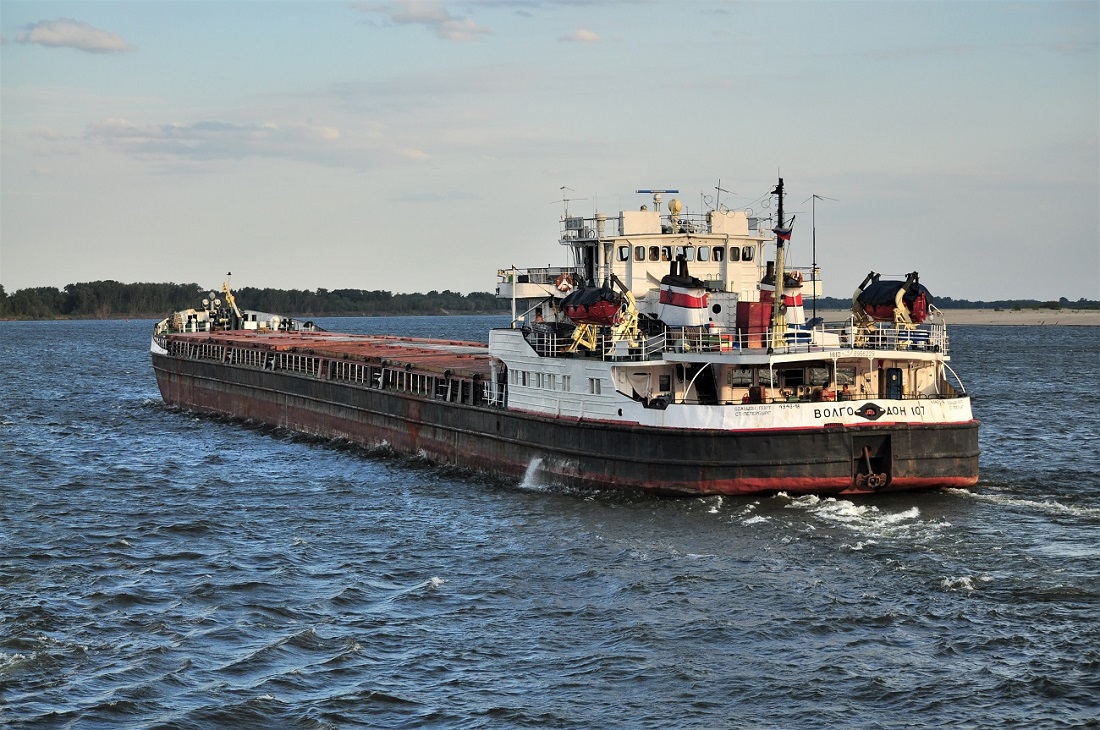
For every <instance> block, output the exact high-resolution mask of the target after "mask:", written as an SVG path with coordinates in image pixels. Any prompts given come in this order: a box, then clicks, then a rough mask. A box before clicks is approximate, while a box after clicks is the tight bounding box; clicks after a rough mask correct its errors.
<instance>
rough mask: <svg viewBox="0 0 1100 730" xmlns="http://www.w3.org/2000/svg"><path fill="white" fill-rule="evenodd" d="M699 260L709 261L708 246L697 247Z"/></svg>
mask: <svg viewBox="0 0 1100 730" xmlns="http://www.w3.org/2000/svg"><path fill="white" fill-rule="evenodd" d="M699 260H700V261H710V246H700V247H699Z"/></svg>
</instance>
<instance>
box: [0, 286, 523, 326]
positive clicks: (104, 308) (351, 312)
mask: <svg viewBox="0 0 1100 730" xmlns="http://www.w3.org/2000/svg"><path fill="white" fill-rule="evenodd" d="M209 293H210V290H209V289H204V288H202V287H200V286H199V285H198V284H122V283H120V282H117V281H92V282H87V283H82V284H69V285H67V286H66V287H65V288H64V289H55V288H53V287H33V288H29V289H19V290H18V291H16V292H14V293H13V294H8V293H7V292H5V291H4V287H3V286H0V318H4V319H56V318H73V319H114V318H120V317H149V318H159V317H163V316H165V315H167V314H169V313H171V312H175V311H178V310H181V309H188V308H191V307H200V306H201V302H202V299H203V298H204V297H207V296H209ZM233 294H234V296H235V297H236V298H237V305H238V306H240V307H241V308H243V309H253V310H257V311H261V312H272V313H276V314H288V315H295V316H311V317H321V316H326V315H327V316H356V315H405V314H483V313H484V314H495V313H501V312H504V311H506V310H507V309H508V306H509V305H508V304H507V303H506V302H504V301H503V300H500V299H497V297H496V295H495V294H490V293H487V292H472V293H470V294H459V293H457V292H453V291H442V292H439V291H430V292H428V293H427V294H394V293H392V292H388V291H365V290H362V289H333V290H332V291H329V290H327V289H317V290H316V291H309V290H299V289H269V288H264V289H257V288H254V287H242V288H240V289H237V290H235V291H234V292H233ZM218 296H221V295H220V294H218Z"/></svg>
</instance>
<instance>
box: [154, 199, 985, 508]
mask: <svg viewBox="0 0 1100 730" xmlns="http://www.w3.org/2000/svg"><path fill="white" fill-rule="evenodd" d="M638 192H639V193H640V194H644V195H646V196H652V197H651V199H650V198H649V197H647V198H645V200H646V203H645V204H642V205H640V206H639V208H638V209H637V210H623V211H621V212H620V213H619V214H618V216H617V217H609V216H607V215H606V214H601V213H598V212H597V213H593V214H592V215H588V216H584V215H581V216H576V215H570V214H569V212H568V207H567V206H568V201H563V203H564V205H565V206H566V210H565V212H564V214H563V215H562V217H561V221H560V237H559V243H560V244H561V246H562V247H563V248H564V249H565V251H566V253H567V255H568V258H567V263H566V265H563V266H560V267H543V268H526V269H519V268H514V267H513V268H509V269H501V270H499V271H498V272H497V273H498V283H497V295H498V296H499V297H501V298H502V299H504V300H507V301H509V302H510V303H511V311H512V317H511V323H510V325H509V326H507V327H500V328H495V329H491V330H490V332H489V333H488V343H478V342H460V341H449V340H439V339H420V338H409V337H399V336H378V335H353V334H341V333H333V332H326V331H323V330H322V329H321V328H320V327H318V326H317V325H316V324H315V323H313V322H311V321H306V320H302V319H295V318H292V317H285V316H279V315H273V314H268V313H263V312H255V311H250V310H242V309H240V308H239V307H238V305H237V303H236V300H235V297H234V296H233V293H232V290H231V288H230V287H229V285H228V282H227V283H226V284H224V285H223V287H222V290H221V291H220V292H211V293H210V295H209V297H208V298H206V299H204V301H203V305H202V307H201V308H196V309H190V310H185V311H182V312H176V313H174V314H173V315H171V316H169V317H167V318H165V319H164V320H162V321H160V322H158V323H157V324H156V325H155V327H154V332H153V337H152V343H151V352H152V363H153V369H154V372H155V374H156V379H157V384H158V386H159V389H160V392H161V395H162V397H163V399H164V401H165V402H166V403H167V404H169V405H172V406H177V407H179V408H181V409H185V410H188V411H195V412H200V413H207V414H219V415H223V416H229V417H232V418H236V419H241V420H247V421H252V422H258V423H263V424H268V425H271V426H275V427H280V428H285V429H289V430H292V431H296V432H301V433H305V434H313V435H317V436H321V437H327V438H333V439H346V440H348V441H351V442H355V443H358V444H363V445H366V446H379V445H384V446H388V447H389V448H390V449H392V450H393V451H396V452H399V453H404V454H412V455H420V456H423V457H427V458H428V459H430V460H432V461H434V462H438V463H440V464H447V465H454V466H458V467H463V468H467V469H471V470H475V471H480V472H485V473H489V474H492V475H495V476H499V477H502V478H505V479H516V480H520V479H526V480H528V481H530V482H534V483H538V484H543V485H548V486H555V485H560V486H567V487H568V486H575V487H584V488H598V489H627V490H639V491H644V492H650V493H654V494H661V495H707V494H760V493H774V492H779V491H784V492H787V493H790V494H796V493H814V494H844V495H850V494H885V493H894V492H900V491H905V490H915V489H933V488H942V487H962V488H965V487H969V486H972V485H974V484H975V483H976V482H977V479H978V428H979V422H978V421H977V420H976V419H975V418H974V415H973V413H972V409H971V402H970V397H969V395H968V394H967V392H966V390H965V388H964V387H963V385H962V383H961V381H960V380H959V378H958V376H957V375H956V374H955V373H954V371H953V370H952V369H951V367H950V365H949V361H950V357H949V340H948V334H947V328H946V323H945V322H944V318H943V314H942V312H940V311H939V310H938V309H937V308H936V307H935V305H934V303H933V299H932V295H931V294H930V292H929V291H928V290H927V289H926V288H925V287H924V286H923V284H921V283H920V280H919V275H918V274H917V273H916V272H912V273H909V274H907V275H905V276H898V277H895V278H892V279H891V278H884V277H883V276H881V275H879V274H876V273H874V272H871V273H870V274H868V275H867V276H866V277H865V279H864V280H863V281H862V282H861V283H860V284H859V286H857V287H856V288H855V291H854V293H853V296H852V310H851V312H850V313H849V314H847V315H846V316H844V317H843V318H841V319H839V321H833V322H826V321H823V319H821V318H817V317H811V318H809V319H807V317H806V311H805V305H804V297H817V296H819V295H820V291H821V280H820V278H819V276H818V273H819V272H818V268H817V266H816V261H815V262H814V265H813V266H811V267H808V268H802V269H799V268H794V267H790V266H788V265H787V264H786V260H785V259H786V248H787V247H788V246H789V241H790V239H791V235H792V230H793V227H792V225H791V224H792V222H793V219H792V220H787V219H786V218H785V216H784V213H783V197H784V189H783V181H782V179H780V180H779V184H778V185H777V186H775V189H774V190H772V191H771V192H770V193H769V195H770V196H771V197H770V198H765V199H767V200H769V202H770V200H771V199H774V200H775V201H776V203H777V205H776V209H777V213H776V215H775V217H774V218H772V219H771V220H767V221H766V220H764V219H762V218H760V217H756V216H753V215H752V211H750V210H729V209H728V208H725V207H722V206H719V205H715V206H714V207H713V208H712V209H709V210H705V211H701V212H697V213H691V212H688V211H686V210H685V208H684V206H683V203H682V202H681V201H680V200H679V199H678V198H672V199H670V200H668V202H667V210H664V211H663V210H662V203H663V202H664V198H663V197H662V196H664V195H670V194H675V193H676V192H677V191H675V190H666V189H661V190H639V191H638ZM650 200H651V201H652V206H653V207H652V208H650V207H649V202H650Z"/></svg>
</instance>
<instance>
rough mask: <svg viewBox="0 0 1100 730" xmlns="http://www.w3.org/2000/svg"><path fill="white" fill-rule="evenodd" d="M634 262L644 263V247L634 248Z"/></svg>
mask: <svg viewBox="0 0 1100 730" xmlns="http://www.w3.org/2000/svg"><path fill="white" fill-rule="evenodd" d="M634 260H635V261H645V246H635V247H634Z"/></svg>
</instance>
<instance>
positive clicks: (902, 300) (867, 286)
mask: <svg viewBox="0 0 1100 730" xmlns="http://www.w3.org/2000/svg"><path fill="white" fill-rule="evenodd" d="M878 277H879V275H878V274H869V275H868V276H867V279H864V283H863V285H861V286H860V290H859V293H858V294H857V295H856V302H858V304H859V306H860V308H861V309H862V310H863V311H864V312H866V313H867V315H868V316H869V317H871V318H872V319H874V320H875V321H878V322H893V321H894V319H895V317H894V312H895V311H896V310H897V307H898V306H899V304H900V306H904V307H905V309H906V311H908V313H909V319H910V320H912V321H913V323H914V324H920V323H921V322H923V321H924V320H926V319H927V318H928V307H929V306H930V305H931V304H932V294H931V292H929V291H928V289H926V288H925V286H924V285H923V284H921V283H920V281H919V280H918V278H917V272H915V271H914V272H913V273H911V274H909V275H907V277H906V279H905V281H881V280H879V278H878Z"/></svg>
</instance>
